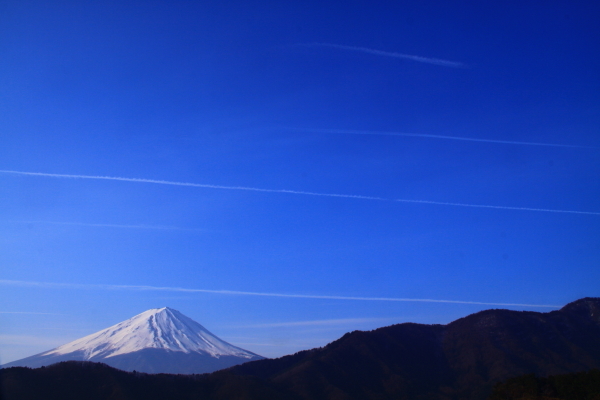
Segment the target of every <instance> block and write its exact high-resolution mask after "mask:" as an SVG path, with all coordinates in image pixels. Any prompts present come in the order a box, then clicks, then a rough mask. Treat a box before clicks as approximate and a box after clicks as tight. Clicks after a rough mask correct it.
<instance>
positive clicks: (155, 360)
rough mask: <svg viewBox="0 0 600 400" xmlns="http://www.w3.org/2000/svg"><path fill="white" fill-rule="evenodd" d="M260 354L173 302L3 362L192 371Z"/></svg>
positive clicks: (178, 371) (257, 356)
mask: <svg viewBox="0 0 600 400" xmlns="http://www.w3.org/2000/svg"><path fill="white" fill-rule="evenodd" d="M262 358H263V357H261V356H259V355H257V354H254V353H252V352H250V351H247V350H244V349H241V348H239V347H236V346H233V345H231V344H229V343H227V342H225V341H223V340H221V339H219V338H218V337H217V336H215V335H214V334H212V333H211V332H209V331H208V330H207V329H206V328H205V327H203V326H202V325H200V324H199V323H197V322H196V321H194V320H192V319H190V318H188V317H186V316H185V315H183V314H182V313H180V312H179V311H177V310H173V309H172V308H168V307H164V308H155V309H152V310H148V311H145V312H143V313H141V314H138V315H136V316H135V317H133V318H130V319H128V320H126V321H123V322H120V323H118V324H116V325H113V326H111V327H109V328H106V329H104V330H101V331H99V332H96V333H93V334H91V335H89V336H85V337H83V338H81V339H77V340H75V341H73V342H70V343H67V344H65V345H62V346H60V347H57V348H55V349H52V350H49V351H46V352H44V353H40V354H37V355H34V356H31V357H27V358H23V359H21V360H17V361H13V362H11V363H9V364H6V365H3V367H13V366H25V367H32V368H35V367H41V366H45V365H50V364H54V363H56V362H59V361H67V360H78V361H96V362H103V363H105V364H108V365H110V366H112V367H115V368H119V369H122V370H125V371H133V370H137V371H140V372H149V373H179V374H194V373H196V374H197V373H205V372H212V371H216V370H219V369H223V368H227V367H231V366H233V365H238V364H242V363H244V362H247V361H253V360H260V359H262Z"/></svg>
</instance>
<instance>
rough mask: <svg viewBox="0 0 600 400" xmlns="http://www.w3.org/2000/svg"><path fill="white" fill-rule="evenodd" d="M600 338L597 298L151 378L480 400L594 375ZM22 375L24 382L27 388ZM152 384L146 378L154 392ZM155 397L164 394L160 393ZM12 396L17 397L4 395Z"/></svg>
mask: <svg viewBox="0 0 600 400" xmlns="http://www.w3.org/2000/svg"><path fill="white" fill-rule="evenodd" d="M599 338H600V299H598V298H585V299H581V300H578V301H575V302H573V303H570V304H568V305H566V306H565V307H563V308H562V309H561V310H558V311H553V312H550V313H537V312H519V311H509V310H487V311H482V312H479V313H476V314H472V315H469V316H467V317H465V318H461V319H459V320H456V321H454V322H452V323H450V324H448V325H421V324H413V323H405V324H398V325H393V326H389V327H385V328H380V329H376V330H374V331H370V332H361V331H355V332H351V333H348V334H346V335H344V336H343V337H342V338H340V339H338V340H336V341H334V342H332V343H330V344H328V345H327V346H325V347H323V348H320V349H313V350H308V351H303V352H300V353H297V354H294V355H290V356H285V357H282V358H278V359H274V360H260V361H255V362H250V363H247V364H243V365H240V366H236V367H232V368H230V369H227V370H223V371H218V372H215V373H213V374H210V375H205V376H194V377H187V378H183V377H177V378H166V377H167V375H157V376H155V377H156V379H157V381H156V382H158V381H160V382H162V383H161V384H162V385H167V383H168V382H170V381H169V380H168V379H188V380H189V381H185V382H188V383H186V384H185V385H182V387H189V391H190V392H189V393H191V392H192V391H197V392H198V396H196V397H195V398H200V399H203V398H207V399H266V398H271V399H280V398H281V399H317V400H318V399H323V400H325V399H327V400H334V399H411V400H413V399H465V400H478V399H486V398H487V397H488V396H489V394H490V393H491V389H492V386H493V385H494V384H495V383H497V382H500V381H504V380H506V379H508V378H511V377H515V376H519V375H523V374H531V373H533V374H536V375H538V376H548V375H556V374H563V373H569V372H579V371H585V370H590V369H592V368H600V340H599ZM55 367H56V368H58V367H60V366H55ZM55 367H52V368H55ZM61 368H66V367H61ZM69 368H71V367H69ZM47 369H48V368H47ZM13 370H14V371H13ZM117 372H119V371H116V372H114V373H115V374H116V373H117ZM88 373H91V372H89V371H88ZM26 374H30V375H27V378H26V380H23V379H25V378H24V377H25V375H26ZM45 374H46V375H47V374H48V372H44V371H41V370H39V369H38V370H29V372H23V371H21V370H19V371H17V370H16V369H14V368H11V369H8V370H2V372H1V375H2V379H3V380H7V379H8V381H9V382H12V383H11V385H13V386H11V387H19V385H21V386H23V387H25V386H37V385H38V383H39V382H42V381H43V379H42V377H43V376H45ZM56 374H58V375H60V373H59V372H56ZM92 375H93V373H92ZM138 375H139V374H138ZM115 376H116V375H115ZM63 378H65V377H63ZM86 379H87V378H86ZM124 379H125V378H124ZM136 379H138V380H142V378H141V377H139V376H138V377H137V378H136ZM152 379H153V376H151V375H148V376H145V377H143V380H147V382H152V385H155V384H156V385H159V384H158V383H154V381H152ZM90 381H92V378H90ZM44 382H46V381H44ZM119 382H120V381H119ZM123 382H126V383H124V385H126V386H125V387H126V388H127V390H129V391H127V393H128V396H130V397H120V398H123V399H137V398H140V399H141V398H147V399H149V398H154V397H135V396H137V393H138V392H137V391H136V390H137V389H136V390H133V389H131V390H133V391H131V390H130V386H129V385H134V384H133V383H131V382H130V381H129V380H125V381H123ZM136 382H137V381H136ZM165 382H167V383H165ZM189 382H191V383H189ZM50 384H51V383H48V385H50ZM135 385H137V383H136V384H135ZM135 385H134V386H135ZM148 385H150V384H148ZM186 385H188V386H186ZM136 387H137V386H136ZM15 390H16V391H15V393H18V390H19V389H18V388H17V389H15ZM23 390H25V389H23ZM61 390H62V389H61ZM90 390H93V389H92V387H90ZM160 390H167V389H165V388H162V389H160V388H159V389H156V391H157V392H160ZM177 390H183V389H179V388H178V389H177ZM122 392H123V393H125V389H122ZM173 393H175V392H173ZM176 393H178V394H177V396H176V398H181V399H184V398H188V397H185V396H187V394H186V393H188V392H185V393H180V392H176ZM194 393H196V392H194ZM13 398H23V397H12V398H10V397H7V399H8V400H12V399H13ZM60 398H68V397H65V396H62V397H60ZM105 398H108V397H105ZM115 398H116V397H115ZM172 398H173V397H172ZM189 398H194V397H189Z"/></svg>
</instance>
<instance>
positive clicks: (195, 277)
mask: <svg viewBox="0 0 600 400" xmlns="http://www.w3.org/2000/svg"><path fill="white" fill-rule="evenodd" d="M250 3H251V4H250ZM599 18H600V5H598V4H593V3H592V2H582V3H579V4H566V3H563V2H546V3H544V4H541V3H539V2H509V3H502V4H489V3H481V2H475V1H466V2H460V3H449V2H441V1H439V2H436V1H425V2H419V3H418V4H409V3H408V2H397V3H395V4H372V2H347V3H346V4H343V3H341V2H322V1H321V2H285V3H275V2H228V3H226V4H225V3H223V2H213V1H203V2H197V1H169V2H166V1H144V2H141V1H139V2H136V1H122V2H111V1H106V2H89V3H88V2H80V1H57V2H40V1H18V2H17V1H12V0H9V1H5V2H3V3H2V4H0V60H1V61H0V363H6V362H10V361H13V360H16V359H18V358H22V357H26V356H29V355H32V354H35V353H38V352H41V351H44V350H48V349H50V348H52V347H56V346H58V345H61V344H64V343H66V342H68V341H70V340H74V339H77V338H79V337H81V336H84V335H87V334H91V333H94V332H96V331H98V330H100V329H103V328H106V327H108V326H110V325H113V324H115V323H118V322H120V321H122V320H124V319H127V318H130V317H132V316H134V315H136V314H139V313H141V312H143V311H145V310H147V309H149V308H159V307H164V306H168V307H171V308H174V309H177V310H179V311H180V312H182V313H183V314H185V315H187V316H189V317H190V318H192V319H194V320H196V321H198V322H199V323H201V324H202V325H204V326H205V327H206V328H207V329H209V330H210V331H212V332H213V333H215V334H216V335H218V336H219V337H221V338H222V339H224V340H227V341H229V342H230V343H232V344H234V345H237V346H240V347H243V348H246V349H248V350H251V351H253V352H256V353H258V354H261V355H264V356H267V357H276V356H281V355H284V354H289V353H293V352H295V351H298V350H302V349H307V348H312V347H318V346H323V345H325V344H326V343H328V342H330V341H332V340H334V339H336V338H338V337H340V336H341V335H343V334H344V333H345V332H348V331H351V330H356V329H374V328H377V327H380V326H385V325H391V324H393V323H400V322H409V321H410V322H421V323H447V322H450V321H452V320H454V319H457V318H460V317H462V316H465V315H467V314H469V313H473V312H476V311H479V310H482V309H487V308H511V309H517V310H533V311H550V310H553V309H555V308H556V307H560V306H562V305H564V304H566V303H568V302H570V301H573V300H576V299H578V298H581V297H585V296H600V285H598V282H600V268H599V265H600V202H599V201H598V199H599V198H600V179H598V177H599V176H600V134H599V132H600V130H599V128H600V75H598V71H599V70H600V52H598V51H597V50H598V44H599V39H600V26H598V24H597V21H598V19H599Z"/></svg>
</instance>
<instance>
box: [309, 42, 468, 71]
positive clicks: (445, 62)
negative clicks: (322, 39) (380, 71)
mask: <svg viewBox="0 0 600 400" xmlns="http://www.w3.org/2000/svg"><path fill="white" fill-rule="evenodd" d="M298 45H299V46H311V47H313V46H314V47H317V46H318V47H330V48H333V49H340V50H350V51H359V52H362V53H368V54H375V55H378V56H385V57H393V58H401V59H404V60H411V61H417V62H422V63H426V64H434V65H441V66H444V67H452V68H467V65H465V64H463V63H461V62H457V61H448V60H441V59H439V58H430V57H422V56H415V55H412V54H403V53H395V52H390V51H382V50H376V49H370V48H368V47H359V46H345V45H341V44H333V43H300V44H298Z"/></svg>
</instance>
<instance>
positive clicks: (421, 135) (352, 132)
mask: <svg viewBox="0 0 600 400" xmlns="http://www.w3.org/2000/svg"><path fill="white" fill-rule="evenodd" d="M280 129H286V130H293V131H304V132H313V133H333V134H349V135H374V136H405V137H418V138H428V139H448V140H461V141H466V142H481V143H500V144H514V145H523V146H544V147H566V148H576V149H595V150H598V149H600V147H596V146H582V145H577V144H555V143H538V142H519V141H515V140H496V139H480V138H470V137H463V136H446V135H430V134H426V133H404V132H386V131H383V132H382V131H357V130H351V129H302V128H289V127H283V128H280Z"/></svg>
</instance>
